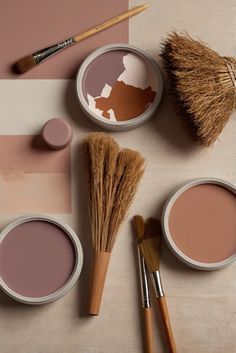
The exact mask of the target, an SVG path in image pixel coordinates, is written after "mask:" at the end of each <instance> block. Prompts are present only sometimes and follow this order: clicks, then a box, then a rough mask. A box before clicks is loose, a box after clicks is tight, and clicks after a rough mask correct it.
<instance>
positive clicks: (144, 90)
mask: <svg viewBox="0 0 236 353" xmlns="http://www.w3.org/2000/svg"><path fill="white" fill-rule="evenodd" d="M76 92H77V97H78V101H79V104H80V107H81V109H82V110H83V112H84V113H85V114H86V115H87V116H88V117H89V118H90V119H91V120H92V121H93V122H94V123H96V124H97V125H99V126H101V127H103V128H104V129H107V130H115V131H123V130H129V129H133V128H135V127H138V126H139V125H141V124H143V123H144V122H145V121H147V120H148V119H150V118H151V116H152V115H153V114H154V113H155V111H156V109H157V107H158V106H159V104H160V101H161V97H162V93H163V79H162V75H161V71H160V68H159V66H158V64H157V62H156V61H155V60H154V59H153V58H152V57H150V56H149V55H148V54H147V53H146V52H144V51H143V50H141V49H139V48H136V47H134V46H131V45H128V44H111V45H106V46H104V47H102V48H99V49H97V50H95V51H94V52H92V53H91V54H90V55H89V56H88V57H87V58H86V59H85V60H84V62H83V63H82V65H81V66H80V68H79V71H78V73H77V77H76Z"/></svg>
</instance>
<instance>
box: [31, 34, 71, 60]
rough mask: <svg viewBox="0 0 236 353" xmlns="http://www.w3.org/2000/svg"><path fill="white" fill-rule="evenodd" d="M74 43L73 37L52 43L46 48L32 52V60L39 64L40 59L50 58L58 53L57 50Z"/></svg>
mask: <svg viewBox="0 0 236 353" xmlns="http://www.w3.org/2000/svg"><path fill="white" fill-rule="evenodd" d="M75 43H76V42H75V40H74V39H73V38H69V39H66V40H64V41H63V42H60V43H58V44H55V45H52V46H50V47H48V48H44V49H41V50H39V51H37V52H36V53H34V54H33V57H34V60H35V62H36V64H39V63H41V62H42V61H44V60H46V59H48V58H50V57H51V56H53V55H54V54H56V53H58V52H59V51H61V50H63V49H65V48H67V47H70V46H71V45H73V44H75Z"/></svg>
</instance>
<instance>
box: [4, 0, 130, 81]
mask: <svg viewBox="0 0 236 353" xmlns="http://www.w3.org/2000/svg"><path fill="white" fill-rule="evenodd" d="M0 5H1V6H0V8H1V11H0V28H1V31H0V43H1V63H0V78H1V79H10V78H24V79H29V78H31V79H38V78H39V79H69V78H74V77H75V73H76V71H77V69H78V66H79V65H80V63H81V61H82V60H83V59H84V58H85V56H86V55H88V54H89V53H90V52H91V51H93V50H94V49H97V48H98V47H100V46H103V45H105V44H109V43H115V42H125V43H127V42H128V21H125V22H122V23H119V24H117V25H115V26H113V27H111V28H109V29H107V30H105V31H103V32H101V33H98V34H96V35H95V36H93V37H90V38H88V39H86V40H84V41H82V42H81V43H79V44H77V45H75V46H74V47H71V48H68V49H67V50H65V51H63V52H62V53H60V54H58V55H56V56H55V57H54V58H53V59H50V60H48V61H47V62H44V64H43V65H39V66H37V67H36V68H34V69H33V70H31V71H29V72H28V73H26V74H24V75H21V76H19V75H16V74H14V73H13V72H12V65H13V64H14V62H16V61H17V60H19V59H20V58H22V57H24V56H27V55H29V54H32V53H34V52H35V51H38V50H39V49H42V48H45V47H47V46H50V45H52V44H55V43H57V42H60V41H63V40H64V39H66V38H68V37H71V36H74V35H76V34H79V33H81V32H82V31H85V30H87V29H89V28H91V27H94V26H96V25H98V24H101V23H103V22H104V21H106V20H108V19H110V18H112V17H114V16H117V15H119V14H120V13H122V12H125V11H127V10H128V0H119V1H117V0H112V1H111V0H99V1H98V0H83V1H82V0H41V1H32V0H21V1H17V0H8V1H5V0H0Z"/></svg>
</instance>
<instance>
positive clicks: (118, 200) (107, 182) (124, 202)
mask: <svg viewBox="0 0 236 353" xmlns="http://www.w3.org/2000/svg"><path fill="white" fill-rule="evenodd" d="M85 146H86V155H87V160H88V169H89V189H90V219H91V232H92V241H93V248H94V259H93V270H92V286H91V296H90V306H89V313H90V314H92V315H98V313H99V307H100V303H101V298H102V292H103V287H104V282H105V277H106V272H107V268H108V264H109V259H110V253H111V251H112V248H113V246H114V244H115V241H116V239H117V236H118V230H119V227H120V224H121V223H122V222H123V220H124V218H125V215H126V213H127V211H128V208H129V206H130V204H131V202H132V200H133V197H134V195H135V193H136V190H137V187H138V184H139V181H140V179H141V176H142V174H143V172H144V159H143V157H142V156H141V155H140V154H139V153H138V152H135V151H132V150H129V149H123V150H119V146H118V144H117V143H116V142H115V141H114V140H113V139H112V138H111V137H110V136H108V135H106V134H103V133H92V134H90V135H89V136H88V138H87V139H86V140H85Z"/></svg>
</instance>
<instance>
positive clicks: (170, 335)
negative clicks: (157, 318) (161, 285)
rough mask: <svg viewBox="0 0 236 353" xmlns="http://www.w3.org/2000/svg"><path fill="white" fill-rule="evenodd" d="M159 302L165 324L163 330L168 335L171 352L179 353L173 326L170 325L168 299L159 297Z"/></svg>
mask: <svg viewBox="0 0 236 353" xmlns="http://www.w3.org/2000/svg"><path fill="white" fill-rule="evenodd" d="M157 301H158V304H159V308H160V313H161V318H162V322H163V328H164V330H165V333H166V338H167V342H168V347H169V352H170V353H177V350H176V345H175V339H174V335H173V331H172V328H171V324H170V318H169V313H168V309H167V304H166V298H165V296H163V297H158V298H157Z"/></svg>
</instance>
